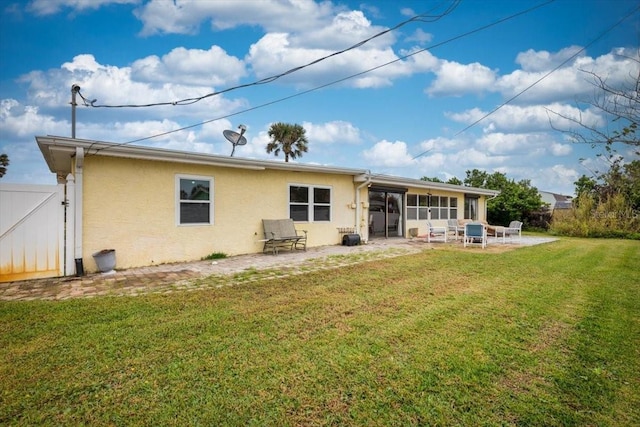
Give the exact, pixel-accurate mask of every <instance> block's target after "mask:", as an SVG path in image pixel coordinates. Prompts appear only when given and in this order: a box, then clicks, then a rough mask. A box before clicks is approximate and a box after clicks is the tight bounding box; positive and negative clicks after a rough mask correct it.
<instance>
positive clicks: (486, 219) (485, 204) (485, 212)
mask: <svg viewBox="0 0 640 427" xmlns="http://www.w3.org/2000/svg"><path fill="white" fill-rule="evenodd" d="M499 195H500V193H498V194H494V195H493V197H492V198H490V199H485V202H484V220H485V221H487V222H489V217H488V216H487V209H488V208H489V200H493V199H495V198H496V197H498V196H499Z"/></svg>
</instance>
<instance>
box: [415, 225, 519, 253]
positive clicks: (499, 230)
mask: <svg viewBox="0 0 640 427" xmlns="http://www.w3.org/2000/svg"><path fill="white" fill-rule="evenodd" d="M427 224H428V231H427V242H428V243H431V242H447V241H449V240H451V239H454V240H455V241H457V240H458V238H460V237H462V242H463V245H464V247H465V248H466V247H467V246H469V245H474V244H479V245H481V246H482V247H483V248H485V247H486V246H487V243H488V237H489V236H492V237H495V238H496V241H499V240H498V239H499V238H502V243H506V241H507V240H506V239H507V236H508V237H509V238H510V239H511V238H513V237H514V236H517V238H518V239H521V238H522V222H520V221H511V223H510V224H509V226H508V227H503V226H500V225H490V224H487V223H486V222H479V221H459V220H457V219H450V220H448V223H447V225H446V226H434V225H433V224H432V223H431V222H427Z"/></svg>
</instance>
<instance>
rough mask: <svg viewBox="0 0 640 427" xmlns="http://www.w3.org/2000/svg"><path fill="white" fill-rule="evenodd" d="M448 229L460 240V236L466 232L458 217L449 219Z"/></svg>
mask: <svg viewBox="0 0 640 427" xmlns="http://www.w3.org/2000/svg"><path fill="white" fill-rule="evenodd" d="M447 231H448V232H449V234H451V233H453V238H454V239H455V240H456V241H458V236H460V235H462V234H463V233H464V228H463V227H462V226H461V225H460V224H459V223H458V220H457V219H450V220H448V221H447Z"/></svg>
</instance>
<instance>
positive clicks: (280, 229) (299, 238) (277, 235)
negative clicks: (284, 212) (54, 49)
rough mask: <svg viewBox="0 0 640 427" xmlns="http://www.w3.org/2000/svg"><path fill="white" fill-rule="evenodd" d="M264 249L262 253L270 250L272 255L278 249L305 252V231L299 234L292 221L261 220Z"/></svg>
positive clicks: (275, 253)
mask: <svg viewBox="0 0 640 427" xmlns="http://www.w3.org/2000/svg"><path fill="white" fill-rule="evenodd" d="M262 227H263V228H264V247H263V248H262V252H263V253H264V252H266V251H267V250H271V252H272V253H273V254H274V255H277V254H278V251H279V250H280V249H287V250H291V251H292V250H294V249H301V250H305V251H306V250H307V230H302V233H304V234H300V233H299V232H298V230H296V228H295V226H294V225H293V220H292V219H290V218H288V219H263V220H262Z"/></svg>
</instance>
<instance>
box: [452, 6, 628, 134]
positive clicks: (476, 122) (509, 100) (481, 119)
mask: <svg viewBox="0 0 640 427" xmlns="http://www.w3.org/2000/svg"><path fill="white" fill-rule="evenodd" d="M638 10H640V6H638V7H637V8H635V9H633V10H632V11H631V12H629V13H628V14H627V15H625V16H624V17H622V18H621V19H620V20H619V21H618V22H616V23H615V24H613V25H611V26H610V27H609V28H607V29H606V30H604V31H603V32H602V33H600V35H598V37H596V38H595V39H593V40H591V41H590V42H589V43H587V44H586V45H585V46H584V47H582V48H581V49H580V50H578V51H577V52H576V53H574V54H573V55H571V56H570V57H569V58H567V59H566V60H564V61H562V63H560V64H559V65H558V66H556V67H555V68H554V69H552V70H551V71H549V72H548V73H546V74H545V75H544V76H542V77H540V78H539V79H538V80H536V81H535V82H533V83H531V84H530V85H529V86H527V87H526V88H524V89H523V90H521V91H520V92H518V93H517V94H516V95H514V96H512V97H511V98H509V99H507V100H506V101H505V102H503V103H502V104H500V105H498V106H497V107H496V108H494V109H493V110H491V111H490V112H488V113H487V114H485V115H484V116H482V117H480V118H479V119H478V120H476V121H475V122H473V123H471V124H470V125H469V126H467V127H465V128H464V129H462V130H461V131H459V132H458V133H456V134H455V135H454V136H458V135H460V134H461V133H463V132H465V131H467V130H469V129H470V128H472V127H473V126H475V125H477V124H478V123H480V122H481V121H483V120H484V119H486V118H487V117H489V116H490V115H492V114H493V113H495V112H496V111H498V110H499V109H501V108H502V107H504V106H505V105H507V104H509V103H510V102H511V101H513V100H514V99H516V98H518V97H519V96H520V95H522V94H523V93H525V92H526V91H528V90H529V89H531V88H532V87H534V86H535V85H537V84H538V83H540V82H541V81H542V80H544V79H546V78H547V77H549V76H550V75H551V74H553V73H554V72H556V71H558V70H559V69H560V68H562V67H563V66H564V65H565V64H567V63H568V62H570V61H571V60H573V59H574V58H576V57H577V56H578V55H580V54H581V53H582V52H584V51H585V50H586V49H587V48H588V47H589V46H591V45H592V44H594V43H595V42H597V41H598V40H600V39H601V38H602V37H604V36H605V35H606V34H607V33H609V32H610V31H611V30H613V29H614V28H615V27H617V26H618V25H620V24H622V22H624V21H625V20H626V19H627V18H629V17H630V16H631V15H633V14H635V13H636V12H637V11H638Z"/></svg>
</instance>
